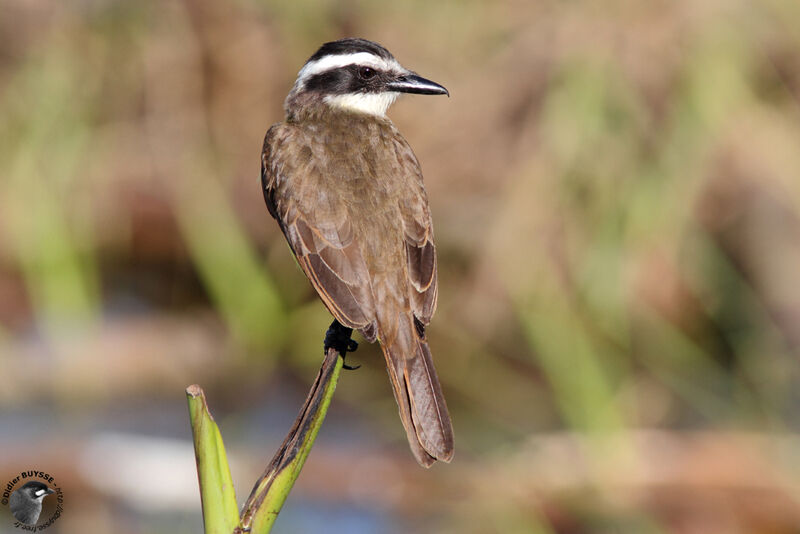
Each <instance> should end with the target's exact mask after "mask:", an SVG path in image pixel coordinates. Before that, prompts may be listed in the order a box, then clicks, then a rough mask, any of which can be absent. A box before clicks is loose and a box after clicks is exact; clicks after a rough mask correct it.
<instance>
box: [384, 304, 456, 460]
mask: <svg viewBox="0 0 800 534" xmlns="http://www.w3.org/2000/svg"><path fill="white" fill-rule="evenodd" d="M397 326H398V328H397V333H396V335H395V336H394V339H393V340H391V341H389V340H387V343H383V342H381V348H382V349H383V354H384V356H386V368H387V369H388V371H389V378H390V379H391V381H392V389H393V390H394V398H395V399H396V400H397V405H398V406H399V408H400V419H402V421H403V426H404V427H405V429H406V434H407V436H408V443H409V445H410V446H411V451H412V452H413V453H414V456H415V457H416V459H417V461H418V462H419V463H420V465H422V466H423V467H430V466H431V465H433V463H434V462H435V461H436V460H442V461H444V462H449V461H450V459H451V458H452V457H453V427H452V424H451V423H450V414H449V413H448V412H447V404H445V401H444V395H442V388H441V386H440V385H439V378H438V377H437V376H436V369H434V367H433V360H432V359H431V351H430V349H429V348H428V343H426V342H425V340H423V339H421V338H420V337H419V334H418V333H417V329H416V328H415V326H414V323H413V319H412V318H411V316H410V315H408V316H403V317H400V319H399V324H398V325H397Z"/></svg>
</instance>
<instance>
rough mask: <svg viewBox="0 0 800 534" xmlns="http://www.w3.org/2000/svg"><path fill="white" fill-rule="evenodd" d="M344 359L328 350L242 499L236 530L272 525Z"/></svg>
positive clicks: (261, 530) (261, 533) (260, 531)
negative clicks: (279, 442) (277, 443)
mask: <svg viewBox="0 0 800 534" xmlns="http://www.w3.org/2000/svg"><path fill="white" fill-rule="evenodd" d="M343 363H344V359H343V358H340V357H339V353H338V352H337V351H336V350H335V349H333V348H330V349H328V350H327V352H326V354H325V360H324V362H323V363H322V367H321V368H320V370H319V374H318V375H317V379H316V380H315V381H314V384H313V385H312V386H311V390H310V391H309V393H308V397H307V398H306V402H305V404H304V405H303V407H302V408H301V410H300V413H299V414H298V416H297V419H296V420H295V422H294V425H293V426H292V429H291V430H290V431H289V434H288V435H287V436H286V439H285V440H284V442H283V444H282V445H281V448H280V449H279V450H278V452H277V453H276V454H275V456H274V457H273V458H272V461H271V462H270V464H269V466H268V467H267V469H266V470H265V471H264V473H263V474H262V475H261V477H260V478H259V479H258V481H257V482H256V484H255V486H254V487H253V491H252V492H250V497H248V498H247V502H245V505H244V509H243V510H242V516H241V521H240V523H239V528H238V529H237V530H236V532H237V533H239V532H250V533H252V534H265V533H267V532H269V531H270V530H271V529H272V525H273V523H274V522H275V518H276V517H277V516H278V513H279V512H280V510H281V507H282V506H283V503H284V501H285V500H286V497H287V496H288V495H289V491H291V489H292V486H294V482H295V480H297V477H298V475H299V474H300V470H301V469H302V468H303V464H304V463H305V461H306V458H307V457H308V453H309V452H310V451H311V447H312V445H313V444H314V440H315V439H316V437H317V433H318V432H319V429H320V427H321V426H322V422H323V421H324V420H325V414H326V413H327V412H328V406H329V405H330V402H331V397H333V392H334V390H335V389H336V383H337V381H338V379H339V372H340V371H341V370H342V364H343Z"/></svg>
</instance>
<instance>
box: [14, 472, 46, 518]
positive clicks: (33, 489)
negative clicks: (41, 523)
mask: <svg viewBox="0 0 800 534" xmlns="http://www.w3.org/2000/svg"><path fill="white" fill-rule="evenodd" d="M53 493H55V491H53V490H51V489H50V488H48V487H47V486H46V485H45V484H43V483H41V482H39V481H37V480H32V481H30V482H27V483H25V485H23V486H22V487H21V488H19V489H18V490H16V491H15V492H14V493H12V494H11V497H9V499H8V506H9V508H11V514H12V515H13V516H14V517H15V518H16V519H17V521H19V522H20V523H24V524H26V525H35V524H36V521H38V520H39V514H41V513H42V500H44V498H45V497H47V496H48V495H52V494H53Z"/></svg>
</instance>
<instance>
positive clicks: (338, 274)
mask: <svg viewBox="0 0 800 534" xmlns="http://www.w3.org/2000/svg"><path fill="white" fill-rule="evenodd" d="M296 135H300V134H299V132H298V131H297V130H295V129H294V128H293V127H292V126H290V125H286V124H276V125H275V126H273V127H272V128H270V129H269V131H268V132H267V136H266V138H265V139H264V151H263V153H262V158H261V180H262V186H263V189H264V199H265V200H266V202H267V208H268V209H269V212H270V214H272V216H273V217H275V219H277V221H278V223H279V224H280V227H281V230H283V233H284V235H285V236H286V239H287V241H288V242H289V246H290V247H291V248H292V251H293V252H294V254H295V257H296V258H297V261H298V263H299V264H300V267H301V268H302V269H303V272H305V274H306V276H308V279H309V280H310V281H311V284H312V285H313V286H314V289H316V291H317V293H318V294H319V296H320V298H321V299H322V301H323V302H324V303H325V306H327V308H328V310H330V312H331V313H332V314H333V315H334V317H336V319H337V320H338V321H339V322H340V323H342V324H343V325H345V326H347V327H349V328H356V329H359V330H361V332H362V333H363V334H364V336H365V337H366V338H367V339H368V340H369V341H374V340H375V337H376V335H377V330H376V325H375V322H374V317H375V312H374V302H373V297H372V291H371V289H370V282H369V273H368V271H367V266H366V263H365V261H364V258H363V256H362V253H361V250H360V248H359V246H358V243H357V242H356V241H355V240H354V238H353V237H354V236H353V228H352V226H351V224H350V221H349V220H348V218H347V216H346V215H347V214H346V211H345V210H336V209H316V210H315V209H309V208H305V206H307V205H311V206H314V205H316V206H329V205H330V202H331V199H328V198H324V196H325V191H324V188H319V187H315V185H316V184H315V183H314V178H315V176H314V172H315V169H313V168H311V167H310V163H309V161H310V152H309V149H308V148H307V146H306V145H305V144H304V143H291V142H288V141H290V140H291V139H292V137H293V136H296ZM295 152H297V153H295ZM287 181H291V192H293V194H289V193H290V190H289V188H288V187H287V184H288V182H287ZM309 195H317V196H318V197H320V198H311V199H308V196H309ZM298 197H300V198H305V199H306V202H304V203H300V202H298V201H297V198H298Z"/></svg>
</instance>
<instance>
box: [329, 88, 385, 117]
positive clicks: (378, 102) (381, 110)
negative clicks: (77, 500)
mask: <svg viewBox="0 0 800 534" xmlns="http://www.w3.org/2000/svg"><path fill="white" fill-rule="evenodd" d="M398 96H400V93H395V92H385V93H351V94H346V95H328V96H326V97H325V98H324V101H325V103H327V104H328V105H330V106H333V107H335V108H340V109H346V110H348V111H355V112H358V113H367V114H369V115H375V116H377V117H383V116H384V115H386V110H388V109H389V106H391V105H392V104H393V103H394V101H395V100H397V97H398Z"/></svg>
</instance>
